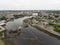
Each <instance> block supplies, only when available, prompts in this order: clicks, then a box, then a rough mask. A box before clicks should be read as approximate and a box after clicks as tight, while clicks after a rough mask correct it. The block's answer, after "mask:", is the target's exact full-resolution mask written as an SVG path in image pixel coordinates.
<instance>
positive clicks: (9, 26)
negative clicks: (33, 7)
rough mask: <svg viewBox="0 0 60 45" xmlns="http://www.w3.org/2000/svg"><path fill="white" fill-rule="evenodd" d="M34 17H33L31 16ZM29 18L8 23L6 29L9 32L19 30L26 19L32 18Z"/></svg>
mask: <svg viewBox="0 0 60 45" xmlns="http://www.w3.org/2000/svg"><path fill="white" fill-rule="evenodd" d="M30 17H32V16H30ZM30 17H28V16H25V17H22V18H19V19H14V21H9V22H7V23H6V29H7V30H17V29H18V27H19V26H22V25H23V20H24V19H26V18H30Z"/></svg>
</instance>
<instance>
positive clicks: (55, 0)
mask: <svg viewBox="0 0 60 45" xmlns="http://www.w3.org/2000/svg"><path fill="white" fill-rule="evenodd" d="M59 5H60V0H0V10H29V9H38V10H39V9H40V10H41V9H44V10H45V9H47V10H49V9H53V10H54V9H56V10H60V6H59Z"/></svg>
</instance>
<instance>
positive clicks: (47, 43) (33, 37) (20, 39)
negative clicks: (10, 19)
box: [9, 26, 60, 45]
mask: <svg viewBox="0 0 60 45" xmlns="http://www.w3.org/2000/svg"><path fill="white" fill-rule="evenodd" d="M10 36H12V35H10ZM9 39H10V40H11V41H13V42H14V44H15V45H60V40H58V39H57V38H54V37H52V36H49V35H48V34H46V33H44V32H41V31H39V30H37V29H36V28H33V27H31V26H29V27H27V28H22V30H21V33H20V35H17V36H15V37H13V38H9Z"/></svg>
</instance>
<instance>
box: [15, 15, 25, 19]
mask: <svg viewBox="0 0 60 45" xmlns="http://www.w3.org/2000/svg"><path fill="white" fill-rule="evenodd" d="M14 17H15V19H17V18H21V17H24V15H14Z"/></svg>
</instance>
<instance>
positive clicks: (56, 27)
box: [49, 23, 60, 32]
mask: <svg viewBox="0 0 60 45" xmlns="http://www.w3.org/2000/svg"><path fill="white" fill-rule="evenodd" d="M49 25H51V26H53V27H54V31H57V32H60V25H58V24H52V23H49Z"/></svg>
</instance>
